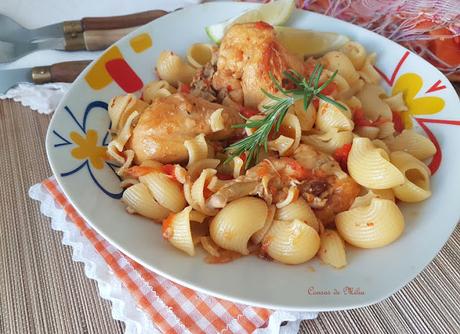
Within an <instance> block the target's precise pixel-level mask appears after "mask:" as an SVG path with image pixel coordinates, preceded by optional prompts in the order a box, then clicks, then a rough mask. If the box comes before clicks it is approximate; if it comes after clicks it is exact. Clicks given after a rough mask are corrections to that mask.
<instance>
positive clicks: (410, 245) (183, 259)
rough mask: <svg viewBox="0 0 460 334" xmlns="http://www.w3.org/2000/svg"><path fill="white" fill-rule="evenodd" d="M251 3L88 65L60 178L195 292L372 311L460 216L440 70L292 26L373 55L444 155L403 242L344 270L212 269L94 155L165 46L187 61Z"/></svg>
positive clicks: (364, 35)
mask: <svg viewBox="0 0 460 334" xmlns="http://www.w3.org/2000/svg"><path fill="white" fill-rule="evenodd" d="M252 6H253V4H243V3H208V4H205V5H201V6H194V7H188V8H186V9H184V10H180V11H177V12H174V13H172V14H169V15H167V16H165V17H162V18H160V19H158V20H156V21H154V22H152V23H150V24H148V25H146V26H144V27H142V28H140V29H139V30H137V31H135V32H133V33H131V34H130V35H129V36H127V37H125V38H123V39H122V40H121V41H119V42H118V43H117V44H116V45H115V46H114V47H112V49H110V50H109V51H107V52H106V56H105V58H104V56H103V58H102V59H101V60H99V62H95V63H93V64H92V65H91V66H89V67H88V69H87V70H85V72H83V73H82V74H81V75H80V77H79V78H78V79H77V80H76V82H75V83H74V84H73V86H72V88H71V90H70V92H69V93H68V94H67V96H66V97H65V98H64V99H63V101H62V102H61V104H60V106H59V107H58V109H57V111H56V112H55V114H54V117H53V119H52V121H51V124H50V127H49V130H48V136H47V142H46V146H47V152H48V157H49V161H50V164H51V167H52V169H53V172H54V175H55V176H56V178H57V180H58V182H59V184H60V186H61V187H62V189H63V190H64V192H65V194H66V195H67V196H68V198H69V200H70V201H71V203H72V204H73V205H74V206H75V208H76V209H77V210H78V212H79V213H80V214H81V215H82V216H83V217H84V218H85V219H86V220H87V221H88V222H89V223H90V224H91V226H92V227H94V228H95V229H96V230H97V231H98V232H99V233H100V234H101V235H103V236H104V237H105V238H106V239H107V240H109V241H110V242H111V243H113V244H114V245H115V246H116V247H118V248H119V249H120V250H122V251H123V252H124V253H126V254H127V255H129V256H130V257H132V258H133V259H135V260H136V261H138V262H139V263H141V264H143V265H144V266H146V267H148V268H150V269H151V270H153V271H155V272H157V273H158V274H161V275H163V276H165V277H167V278H169V279H171V280H173V281H175V282H177V283H180V284H183V285H185V286H187V287H190V288H193V289H196V290H199V291H202V292H205V293H208V294H211V295H214V296H217V297H222V298H225V299H229V300H232V301H236V302H240V303H245V304H251V305H256V306H263V307H268V308H282V309H289V310H310V311H325V310H339V309H347V308H353V307H359V306H364V305H369V304H372V303H375V302H377V301H379V300H381V299H383V298H386V297H388V296H390V295H391V294H392V293H394V292H395V291H397V290H398V289H400V288H401V287H403V286H404V285H405V284H407V283H408V282H409V281H410V280H411V279H413V278H414V277H415V276H416V275H417V274H418V273H419V272H420V271H422V269H423V268H424V267H425V266H426V265H428V263H429V262H430V261H431V260H432V259H433V257H434V256H435V255H436V254H437V252H438V251H439V250H440V249H441V247H442V246H443V245H444V243H445V242H446V241H447V239H448V238H449V236H450V234H451V232H452V231H453V229H454V227H455V226H456V224H457V222H458V220H459V217H460V208H459V206H458V194H459V193H460V172H459V171H460V157H459V154H458V148H457V145H458V143H459V142H460V128H459V127H458V126H459V125H460V121H459V120H460V114H459V110H460V105H459V100H458V96H457V94H456V93H455V90H454V89H453V88H452V85H451V84H450V83H449V81H448V80H447V79H446V78H445V77H444V76H443V75H442V74H441V73H440V72H439V71H438V70H436V69H435V68H434V67H433V66H431V65H430V64H429V63H427V62H426V61H424V60H423V59H421V58H419V57H418V56H416V55H414V54H412V53H409V52H408V51H407V50H406V49H404V48H403V47H401V46H399V45H397V44H395V43H393V42H391V41H389V40H387V39H386V38H384V37H381V36H379V35H376V34H374V33H372V32H369V31H367V30H365V29H362V28H359V27H357V26H354V25H351V24H349V23H346V22H342V21H339V20H336V19H333V18H330V17H326V16H323V15H319V14H314V13H310V12H306V11H300V10H298V11H296V12H295V13H294V15H293V17H292V18H291V20H290V22H289V23H288V25H291V26H294V27H299V28H305V29H314V30H319V31H334V32H339V33H342V34H346V35H348V36H349V37H350V38H352V39H354V40H356V41H359V42H360V43H362V44H364V46H365V47H366V48H367V49H368V50H370V51H373V52H376V53H377V55H378V58H377V67H378V68H379V69H380V70H381V71H382V73H384V74H385V75H386V76H387V77H388V83H387V84H385V81H382V82H383V84H384V86H385V87H386V89H387V90H388V92H389V93H391V91H392V90H395V89H401V90H403V91H405V92H406V93H405V96H406V102H407V103H408V104H409V105H410V106H411V109H410V113H411V117H412V120H413V123H414V124H417V123H421V124H422V125H423V127H424V128H425V131H428V134H429V135H430V136H431V137H432V139H433V140H434V141H436V143H437V144H438V145H439V147H440V152H441V154H438V155H437V156H436V158H435V161H434V162H433V163H432V164H431V166H430V167H431V168H432V169H433V170H436V172H435V174H434V176H433V178H432V189H433V196H432V197H431V198H430V199H429V200H427V201H426V202H424V203H422V204H418V205H403V206H402V207H403V212H404V216H405V218H406V230H405V232H404V234H403V235H402V237H401V238H400V239H399V240H397V241H396V242H395V243H393V244H391V245H390V246H388V247H385V248H382V249H376V250H359V249H352V248H351V247H350V248H349V249H348V262H349V265H348V266H347V267H346V268H345V269H342V270H335V269H332V268H331V267H329V266H326V265H322V264H320V262H319V261H318V260H314V261H312V262H309V263H308V264H305V265H298V266H287V265H283V264H279V263H274V262H267V261H263V260H260V259H258V258H256V257H254V256H249V257H244V258H242V259H239V260H237V261H234V262H232V263H228V264H224V265H209V264H206V263H205V262H204V261H203V254H199V255H198V256H196V257H193V258H191V257H188V256H186V255H184V254H183V253H181V252H179V251H177V250H175V249H174V248H173V247H171V246H170V245H169V244H168V243H167V242H166V241H164V240H163V239H162V236H161V228H160V226H158V225H156V224H153V223H151V222H149V221H148V220H147V219H144V218H141V217H137V216H132V215H129V214H127V213H126V211H125V207H124V205H123V204H122V203H121V202H120V201H119V200H118V199H116V198H119V197H120V195H121V189H120V187H119V182H118V179H117V177H116V176H115V174H114V172H113V170H112V168H111V167H110V166H109V164H107V163H106V162H104V160H103V158H102V157H103V154H102V155H101V152H103V151H104V150H103V149H102V150H101V149H99V150H98V149H96V146H99V147H103V146H104V145H106V144H107V142H108V132H107V129H108V127H109V122H110V121H109V117H108V115H107V112H106V108H107V107H106V106H107V102H108V101H109V100H110V99H111V98H112V97H113V96H115V95H120V94H124V93H125V91H124V90H128V91H130V90H135V89H137V88H139V85H142V83H147V82H148V81H150V80H153V79H154V78H155V77H154V66H155V61H156V58H157V56H158V54H159V52H161V51H162V50H165V49H169V50H173V51H176V52H178V53H179V54H183V55H184V54H185V51H186V49H187V47H188V46H189V45H190V44H192V43H195V42H200V41H202V42H205V41H207V36H206V34H205V31H204V27H205V26H207V25H209V24H212V23H216V22H220V21H223V20H225V19H227V18H230V17H233V16H234V15H236V14H238V13H240V12H241V11H243V10H245V9H247V8H250V7H252ZM150 42H153V43H152V44H150ZM398 64H399V65H398ZM107 71H108V72H107ZM109 72H110V73H109ZM134 72H135V73H137V77H136V75H135V74H134V76H133V73H134ZM395 87H396V88H395ZM398 87H399V88H398ZM411 92H412V93H411ZM433 99H434V100H433ZM433 105H434V106H436V105H437V106H442V108H439V107H438V108H435V107H433ZM420 113H425V114H420ZM415 118H417V119H418V122H417V121H415ZM417 127H418V125H417ZM419 130H420V131H423V130H424V129H422V128H420V127H419ZM437 165H438V166H437ZM437 167H438V168H437Z"/></svg>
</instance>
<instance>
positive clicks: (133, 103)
mask: <svg viewBox="0 0 460 334" xmlns="http://www.w3.org/2000/svg"><path fill="white" fill-rule="evenodd" d="M147 106H148V105H147V103H145V102H144V101H142V100H139V99H138V98H137V97H135V96H134V95H132V94H127V95H122V96H116V97H114V98H113V99H112V100H110V102H109V105H108V114H109V117H110V120H111V126H110V129H111V131H112V132H114V133H118V131H119V130H121V128H123V126H124V125H125V123H126V120H127V119H128V117H129V116H130V115H131V114H132V113H133V112H135V111H137V112H138V113H139V114H140V113H142V112H143V111H144V110H145V108H147Z"/></svg>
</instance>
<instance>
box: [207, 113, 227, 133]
mask: <svg viewBox="0 0 460 334" xmlns="http://www.w3.org/2000/svg"><path fill="white" fill-rule="evenodd" d="M222 111H224V109H223V108H219V109H217V110H215V111H214V112H213V113H212V114H211V117H210V118H209V123H210V125H211V131H212V132H217V131H220V130H223V129H224V128H225V126H224V119H223V118H222Z"/></svg>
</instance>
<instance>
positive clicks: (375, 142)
mask: <svg viewBox="0 0 460 334" xmlns="http://www.w3.org/2000/svg"><path fill="white" fill-rule="evenodd" d="M372 144H373V145H374V146H375V147H377V148H381V149H382V150H384V151H385V152H387V154H390V152H391V151H390V149H389V148H388V145H387V144H386V143H385V142H384V141H383V140H380V139H374V140H372Z"/></svg>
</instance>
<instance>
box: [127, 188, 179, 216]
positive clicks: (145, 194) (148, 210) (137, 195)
mask: <svg viewBox="0 0 460 334" xmlns="http://www.w3.org/2000/svg"><path fill="white" fill-rule="evenodd" d="M122 201H123V202H124V203H125V204H126V205H127V207H128V211H129V212H131V213H138V214H140V215H142V216H144V217H147V218H150V219H153V220H155V221H157V222H160V221H162V220H163V219H165V218H166V217H168V215H169V214H170V213H171V211H169V210H168V209H166V208H164V207H163V206H161V205H160V204H158V202H157V201H155V199H154V198H153V195H152V194H151V193H150V191H149V189H148V188H147V186H146V185H145V184H142V183H137V184H134V185H132V186H131V187H129V188H128V189H126V190H125V191H124V192H123V197H122Z"/></svg>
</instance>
